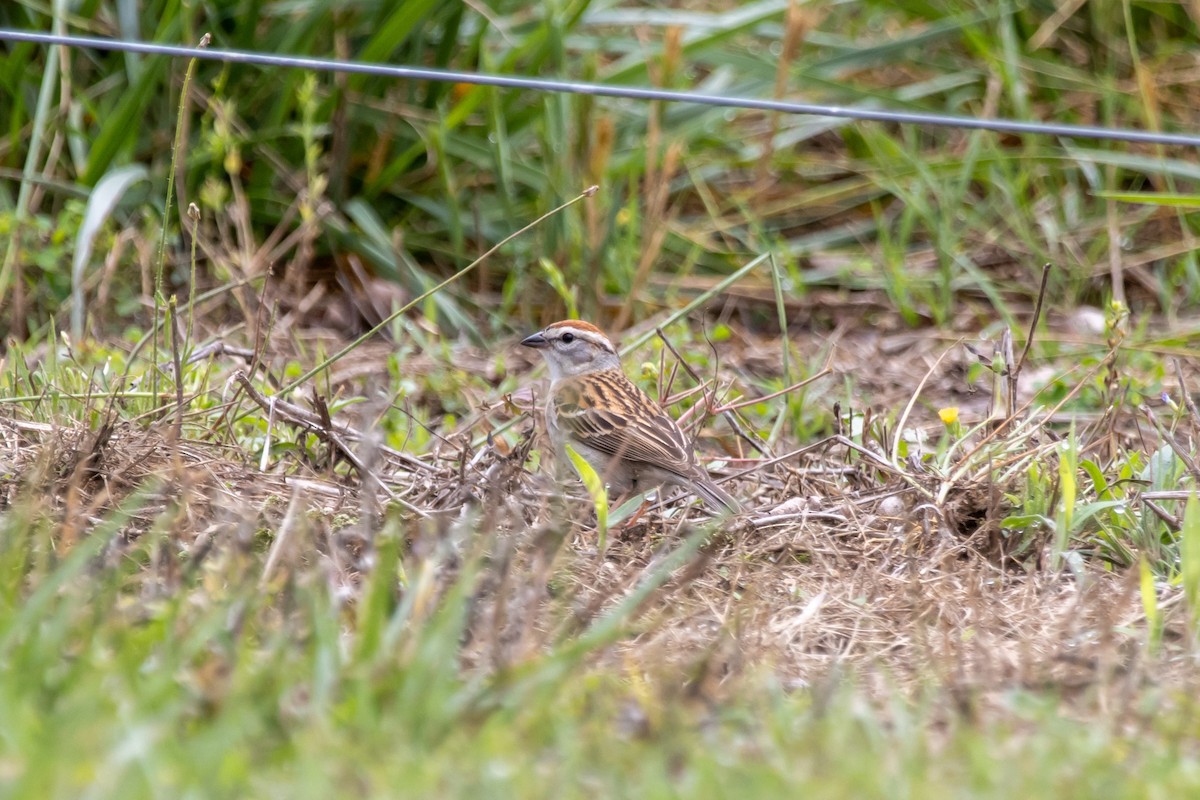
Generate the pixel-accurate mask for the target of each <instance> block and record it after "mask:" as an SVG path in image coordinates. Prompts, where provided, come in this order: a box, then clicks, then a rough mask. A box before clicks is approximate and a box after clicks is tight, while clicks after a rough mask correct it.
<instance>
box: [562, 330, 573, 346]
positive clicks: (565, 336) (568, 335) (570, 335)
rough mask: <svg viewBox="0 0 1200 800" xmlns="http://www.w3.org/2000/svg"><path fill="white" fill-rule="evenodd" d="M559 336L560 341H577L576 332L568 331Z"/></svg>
mask: <svg viewBox="0 0 1200 800" xmlns="http://www.w3.org/2000/svg"><path fill="white" fill-rule="evenodd" d="M558 338H559V341H561V342H562V343H563V344H570V343H571V342H573V341H575V334H573V333H569V332H568V333H564V334H563V335H562V336H560V337H558Z"/></svg>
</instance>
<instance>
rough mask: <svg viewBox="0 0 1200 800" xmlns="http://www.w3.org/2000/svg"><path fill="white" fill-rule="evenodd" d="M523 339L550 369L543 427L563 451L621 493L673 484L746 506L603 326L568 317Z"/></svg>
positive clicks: (727, 507)
mask: <svg viewBox="0 0 1200 800" xmlns="http://www.w3.org/2000/svg"><path fill="white" fill-rule="evenodd" d="M521 344H522V345H523V346H525V347H530V348H533V349H535V350H539V351H540V352H541V354H542V356H543V357H544V358H545V360H546V366H547V367H548V368H549V370H550V391H549V394H548V397H547V400H546V428H547V432H548V433H549V434H550V441H551V442H552V443H553V444H554V447H555V449H556V450H557V451H558V453H559V455H560V457H561V456H562V455H563V452H564V449H565V448H564V445H566V444H570V445H571V448H572V449H574V450H575V452H577V453H578V454H579V455H581V456H583V458H584V459H585V460H586V461H587V462H588V464H590V465H591V466H592V468H593V469H594V470H596V472H597V474H599V475H600V476H601V477H602V478H603V479H604V480H605V482H606V483H607V484H608V486H609V490H610V491H612V492H614V493H615V494H617V495H618V496H619V495H623V494H627V493H634V492H642V491H647V490H649V489H652V488H654V487H657V486H662V485H663V484H669V485H672V486H678V487H681V488H683V489H686V490H688V491H691V492H694V493H695V494H697V495H699V496H700V497H701V498H702V499H703V500H704V501H705V503H707V504H708V506H709V507H710V508H712V509H713V510H715V511H718V512H725V513H729V514H737V513H739V512H741V510H742V506H741V504H740V503H739V502H738V501H737V500H735V499H734V498H733V497H732V496H731V495H730V494H729V493H728V492H726V491H725V490H724V489H722V488H721V487H719V486H717V485H716V484H715V483H713V480H712V478H711V477H710V476H709V474H708V472H707V471H706V470H705V469H704V468H703V467H701V466H700V465H699V464H697V463H696V458H695V454H694V453H693V452H692V446H691V442H690V441H689V440H688V438H687V436H686V435H685V434H684V432H683V431H682V430H681V429H680V428H679V425H678V424H677V423H676V422H675V420H673V419H672V418H671V417H670V416H669V415H668V414H667V412H666V411H664V410H663V408H662V406H660V405H659V404H658V403H656V402H654V400H652V399H650V397H649V395H647V394H646V393H645V392H644V391H642V390H641V389H640V388H638V386H637V384H635V383H634V382H633V381H631V380H629V378H628V377H627V376H626V375H625V372H624V370H622V368H621V359H620V356H618V355H617V350H616V348H615V347H613V343H612V341H611V340H610V339H609V338H608V337H607V336H605V335H604V332H603V331H601V330H600V329H599V328H597V327H596V326H595V325H592V324H591V323H589V322H583V321H580V320H563V321H561V322H555V323H553V324H551V325H547V326H546V327H545V328H543V329H542V330H540V331H538V332H537V333H534V334H531V335H529V336H526V337H525V338H524V339H522V340H521Z"/></svg>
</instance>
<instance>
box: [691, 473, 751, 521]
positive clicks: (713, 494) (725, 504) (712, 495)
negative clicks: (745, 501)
mask: <svg viewBox="0 0 1200 800" xmlns="http://www.w3.org/2000/svg"><path fill="white" fill-rule="evenodd" d="M692 485H693V487H695V489H696V494H698V495H700V498H701V499H702V500H704V502H705V503H708V506H709V508H711V509H713V510H714V511H724V512H726V513H728V514H740V513H742V504H741V503H739V502H738V501H737V500H735V499H733V495H731V494H729V492H727V491H725V490H724V489H722V488H721V487H720V486H717V485H716V484H715V483H713V482H712V479H711V478H709V477H700V478H697V479H696V480H695V481H693V483H692Z"/></svg>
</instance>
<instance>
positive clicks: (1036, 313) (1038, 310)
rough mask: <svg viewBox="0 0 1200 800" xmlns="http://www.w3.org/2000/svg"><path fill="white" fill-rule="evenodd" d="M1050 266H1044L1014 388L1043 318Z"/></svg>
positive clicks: (1014, 375) (1014, 372) (1014, 376)
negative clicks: (1040, 319) (1039, 321)
mask: <svg viewBox="0 0 1200 800" xmlns="http://www.w3.org/2000/svg"><path fill="white" fill-rule="evenodd" d="M1050 266H1051V265H1050V262H1049V261H1047V262H1046V263H1045V264H1043V265H1042V285H1041V286H1040V287H1038V294H1037V302H1036V303H1034V306H1033V319H1031V320H1029V335H1028V336H1026V337H1025V348H1024V349H1023V350H1022V351H1021V360H1020V361H1018V362H1017V366H1016V369H1014V370H1013V380H1012V383H1013V387H1014V388H1015V387H1016V384H1017V378H1018V377H1019V376H1020V375H1021V369H1022V368H1023V367H1024V366H1025V359H1026V358H1027V357H1028V356H1029V348H1030V347H1032V346H1033V334H1034V332H1035V331H1036V330H1037V324H1038V319H1039V318H1040V317H1041V316H1042V302H1043V301H1044V300H1045V299H1046V284H1048V283H1049V282H1050Z"/></svg>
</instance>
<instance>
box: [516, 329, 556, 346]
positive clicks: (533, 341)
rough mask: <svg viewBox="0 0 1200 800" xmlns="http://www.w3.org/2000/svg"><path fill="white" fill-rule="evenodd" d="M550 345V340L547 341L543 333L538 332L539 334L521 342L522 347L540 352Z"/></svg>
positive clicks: (527, 337)
mask: <svg viewBox="0 0 1200 800" xmlns="http://www.w3.org/2000/svg"><path fill="white" fill-rule="evenodd" d="M548 344H550V341H549V340H548V339H546V337H545V336H543V335H542V332H541V331H538V332H537V333H535V334H533V335H532V336H526V337H525V338H524V339H522V340H521V346H522V347H532V348H534V349H535V350H540V349H541V348H543V347H545V346H546V345H548Z"/></svg>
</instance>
